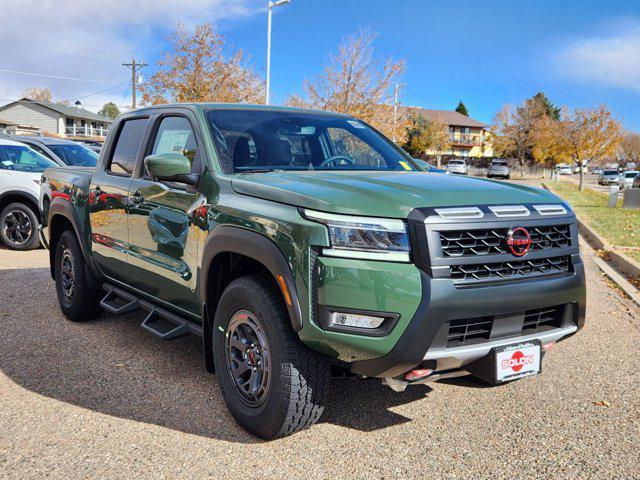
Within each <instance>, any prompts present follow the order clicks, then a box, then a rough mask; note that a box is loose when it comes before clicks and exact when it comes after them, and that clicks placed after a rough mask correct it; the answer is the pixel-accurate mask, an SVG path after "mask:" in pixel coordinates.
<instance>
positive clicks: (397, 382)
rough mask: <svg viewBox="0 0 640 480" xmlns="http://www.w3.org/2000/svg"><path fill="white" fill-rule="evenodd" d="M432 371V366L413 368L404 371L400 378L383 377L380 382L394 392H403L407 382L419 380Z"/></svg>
mask: <svg viewBox="0 0 640 480" xmlns="http://www.w3.org/2000/svg"><path fill="white" fill-rule="evenodd" d="M433 372H434V370H433V369H432V368H416V369H413V370H409V371H408V372H407V373H405V374H404V375H403V376H402V378H394V377H384V378H383V379H382V384H383V385H387V386H388V387H389V388H391V389H392V390H395V391H396V392H404V391H405V389H406V388H407V385H409V383H415V382H419V381H420V380H424V379H425V378H427V377H428V376H429V375H431V374H432V373H433Z"/></svg>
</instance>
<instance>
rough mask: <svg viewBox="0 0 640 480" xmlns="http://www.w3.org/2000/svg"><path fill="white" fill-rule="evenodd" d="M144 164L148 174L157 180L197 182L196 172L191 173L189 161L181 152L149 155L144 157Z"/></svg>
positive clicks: (189, 183)
mask: <svg viewBox="0 0 640 480" xmlns="http://www.w3.org/2000/svg"><path fill="white" fill-rule="evenodd" d="M144 166H145V168H146V169H147V172H149V175H151V176H152V177H153V178H155V179H158V180H159V181H168V182H180V183H186V184H188V185H195V184H196V183H198V174H197V173H193V174H192V173H191V162H190V161H189V159H188V158H187V157H185V156H184V155H182V154H181V153H175V152H167V153H159V154H157V155H149V156H148V157H146V158H145V159H144Z"/></svg>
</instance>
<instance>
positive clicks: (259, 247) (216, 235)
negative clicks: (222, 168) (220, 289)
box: [199, 225, 302, 332]
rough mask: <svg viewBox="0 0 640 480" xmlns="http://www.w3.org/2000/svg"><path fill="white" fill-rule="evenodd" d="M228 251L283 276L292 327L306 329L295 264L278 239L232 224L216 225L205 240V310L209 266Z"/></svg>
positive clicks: (202, 295)
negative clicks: (288, 258)
mask: <svg viewBox="0 0 640 480" xmlns="http://www.w3.org/2000/svg"><path fill="white" fill-rule="evenodd" d="M226 252H229V253H236V254H239V255H244V256H246V257H249V258H251V259H253V260H256V261H257V262H260V263H261V264H263V265H264V266H265V267H266V268H267V270H269V272H271V274H272V275H273V278H274V279H276V278H277V276H282V279H283V280H284V282H285V285H286V287H287V290H288V292H289V295H290V297H291V305H286V307H287V310H288V312H289V318H290V319H291V326H292V327H293V329H294V330H295V331H296V332H297V331H299V330H300V329H301V328H302V311H301V308H300V300H299V297H298V290H297V288H296V284H295V282H294V279H293V273H292V271H291V267H290V266H289V263H288V262H287V260H286V258H285V256H284V254H283V253H282V251H281V250H280V249H279V248H278V246H277V245H276V244H275V243H274V242H272V241H271V240H269V239H268V238H267V237H265V236H264V235H260V234H259V233H256V232H252V231H250V230H246V229H244V228H241V227H233V226H228V225H222V226H219V227H216V228H215V229H214V230H213V231H212V232H211V233H209V236H208V237H207V239H206V240H205V244H204V249H203V256H202V263H201V270H200V274H201V275H202V277H201V279H200V282H199V288H200V299H201V301H202V302H203V312H204V311H205V308H204V303H205V302H206V298H207V287H208V285H207V282H208V280H209V268H210V267H211V264H212V262H213V259H214V258H215V257H216V255H218V254H220V253H226ZM276 283H277V282H276Z"/></svg>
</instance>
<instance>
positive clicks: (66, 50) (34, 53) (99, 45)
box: [0, 0, 265, 110]
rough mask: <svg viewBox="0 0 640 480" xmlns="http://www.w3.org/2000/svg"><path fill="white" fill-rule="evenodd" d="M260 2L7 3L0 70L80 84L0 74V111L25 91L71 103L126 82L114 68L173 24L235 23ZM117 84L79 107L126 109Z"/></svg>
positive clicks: (0, 29)
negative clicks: (45, 91) (46, 92)
mask: <svg viewBox="0 0 640 480" xmlns="http://www.w3.org/2000/svg"><path fill="white" fill-rule="evenodd" d="M264 3H265V2H262V1H260V0H186V1H185V0H178V1H176V0H137V1H136V0H131V1H127V0H102V1H100V2H94V1H92V0H13V1H7V2H2V22H0V49H1V50H0V51H2V55H1V58H2V65H1V68H2V69H5V70H14V71H22V72H33V73H42V74H50V75H58V76H64V77H74V78H83V79H93V80H99V82H81V81H74V80H62V79H53V78H44V77H35V76H27V75H18V74H13V73H6V72H0V105H1V104H4V103H6V102H7V101H8V100H13V99H15V98H17V97H18V96H19V95H20V94H21V93H22V92H23V91H24V90H26V89H27V88H29V87H47V88H50V89H51V90H52V92H53V96H54V99H68V100H70V101H71V102H73V101H75V100H77V99H78V98H81V97H84V96H86V95H90V94H92V93H95V92H99V91H101V90H105V89H108V88H110V87H114V86H116V85H118V84H124V83H127V82H128V81H129V80H130V78H131V74H130V71H129V70H128V69H126V68H125V67H123V66H122V65H121V63H122V62H123V61H126V60H128V59H130V58H131V57H132V56H135V57H136V58H145V56H147V57H148V56H150V55H152V54H154V53H157V51H158V48H159V46H158V38H159V35H160V36H162V35H164V34H166V32H168V31H170V30H173V29H174V28H175V26H176V24H177V22H178V21H180V22H182V23H184V24H185V25H187V26H190V25H193V24H195V23H200V22H203V21H211V22H214V23H215V22H217V21H220V20H226V19H235V18H242V17H246V16H248V15H251V14H254V13H256V12H259V11H260V10H261V9H263V7H264ZM126 89H127V86H126V85H123V86H121V87H118V88H116V89H114V90H111V91H109V92H105V93H104V94H100V95H95V96H91V97H88V98H86V99H81V100H80V101H81V102H82V103H83V104H84V105H85V106H87V107H88V108H90V109H92V110H96V109H97V108H99V106H100V105H102V104H103V103H104V102H106V101H111V100H112V101H114V102H115V103H117V104H123V103H124V104H128V103H129V102H130V100H129V99H130V92H129V95H128V96H126V97H124V99H123V96H124V95H125V93H126Z"/></svg>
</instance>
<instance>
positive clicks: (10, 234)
mask: <svg viewBox="0 0 640 480" xmlns="http://www.w3.org/2000/svg"><path fill="white" fill-rule="evenodd" d="M38 223H39V222H38V216H37V214H36V212H34V211H33V210H32V209H31V208H30V207H29V206H28V205H25V204H24V203H18V202H16V203H10V204H9V205H7V206H6V207H5V208H3V209H2V212H1V213H0V238H1V239H2V242H3V243H4V244H5V245H6V246H7V247H9V248H11V249H12V250H33V249H35V248H38V247H39V246H40V239H39V238H38Z"/></svg>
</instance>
